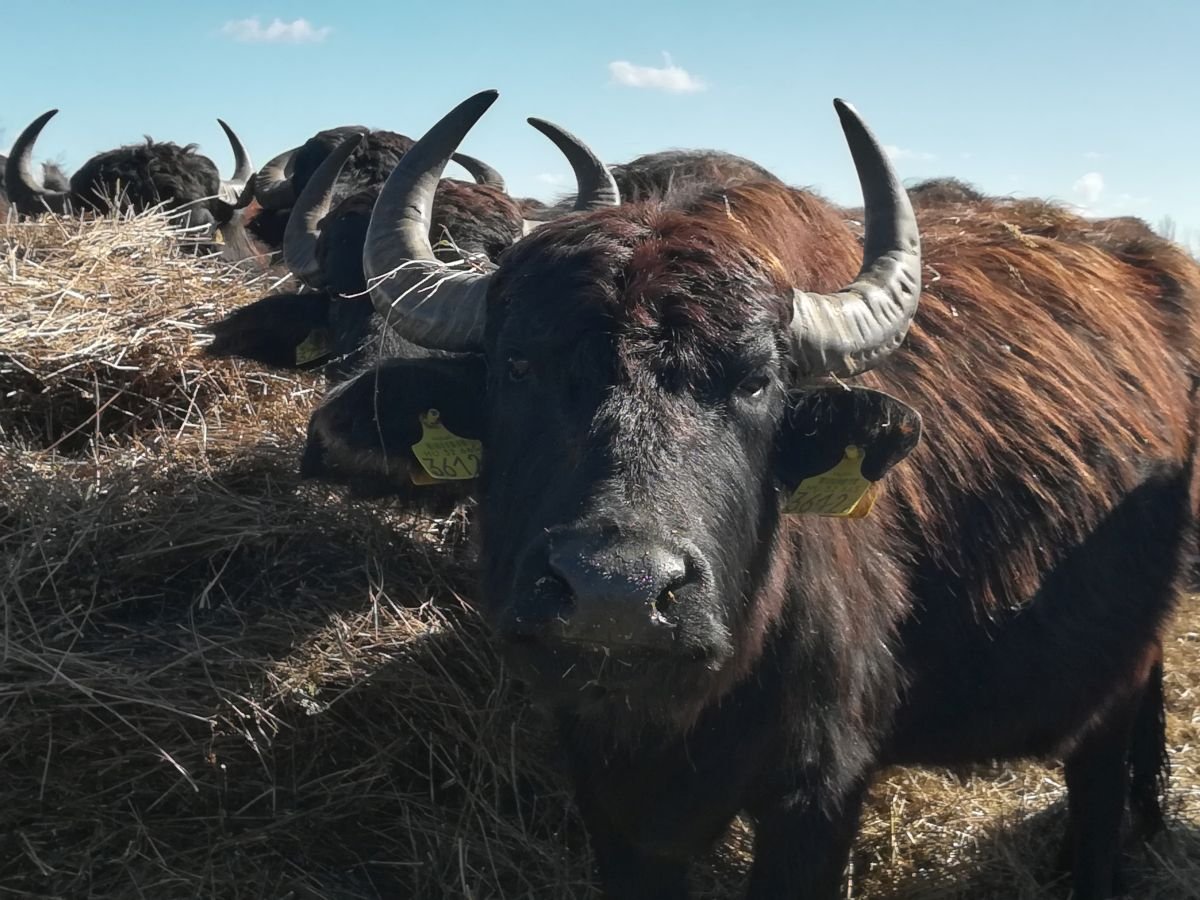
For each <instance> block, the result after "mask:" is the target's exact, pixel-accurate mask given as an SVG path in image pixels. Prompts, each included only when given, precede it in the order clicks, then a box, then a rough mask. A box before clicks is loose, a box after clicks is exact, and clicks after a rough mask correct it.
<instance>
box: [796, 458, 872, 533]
mask: <svg viewBox="0 0 1200 900" xmlns="http://www.w3.org/2000/svg"><path fill="white" fill-rule="evenodd" d="M862 456H863V453H862V450H861V449H860V448H859V447H855V446H854V445H850V446H849V447H847V448H846V455H845V456H843V457H842V459H841V461H840V462H839V463H838V464H837V465H836V466H834V467H833V468H832V469H830V470H829V471H827V472H822V473H821V474H820V475H813V476H812V477H811V478H805V479H804V480H803V481H801V482H800V484H798V485H797V486H796V490H794V491H792V495H791V496H790V497H788V499H787V501H786V502H785V503H784V505H783V511H784V512H785V513H787V514H788V515H793V516H805V515H808V516H839V517H841V518H845V519H861V518H862V517H863V516H865V515H866V514H867V513H869V512H870V511H871V507H872V506H874V505H875V494H876V492H875V491H874V490H872V488H874V484H872V483H871V482H870V481H868V480H867V479H865V478H863V476H862Z"/></svg>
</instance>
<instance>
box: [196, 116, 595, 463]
mask: <svg viewBox="0 0 1200 900" xmlns="http://www.w3.org/2000/svg"><path fill="white" fill-rule="evenodd" d="M531 121H532V122H533V124H534V125H535V126H536V127H538V128H539V129H540V130H542V131H543V133H545V134H546V135H547V136H549V137H550V138H551V139H552V140H553V141H554V142H555V144H556V145H557V146H558V147H559V148H560V149H561V150H562V151H563V153H564V154H565V155H566V156H567V159H568V161H569V162H570V164H571V166H572V168H573V170H574V172H575V175H576V182H577V194H578V197H577V199H576V200H575V201H574V205H575V206H577V207H578V208H580V209H587V208H592V207H594V206H597V205H600V204H604V203H607V202H609V198H610V197H611V196H613V192H614V190H615V189H614V188H613V186H612V183H611V178H610V177H609V176H608V174H607V173H606V172H604V168H603V166H602V165H601V164H600V162H599V161H598V160H596V159H595V157H593V156H591V154H590V151H588V150H587V149H586V148H585V147H583V145H582V144H581V143H580V142H579V141H578V140H577V139H576V138H574V137H573V136H572V135H570V134H569V133H568V132H565V131H563V130H562V129H560V128H558V127H557V126H555V125H553V124H551V123H548V122H543V121H542V120H531ZM368 139H369V137H368V136H366V135H363V134H361V133H358V132H354V131H353V130H349V129H348V130H346V134H345V135H344V137H343V140H342V143H341V144H340V145H339V146H338V147H336V148H335V149H334V150H333V151H332V152H331V153H329V154H327V155H326V156H325V157H324V159H323V160H322V162H321V164H320V165H319V166H318V167H317V168H316V170H315V171H313V172H312V173H308V174H307V175H306V177H305V178H304V188H303V189H302V190H301V191H300V193H299V196H298V197H297V198H296V199H295V200H294V201H293V206H292V208H291V210H290V213H289V218H288V225H287V228H286V230H285V235H284V243H283V250H284V261H285V262H286V263H287V265H288V268H289V269H290V270H291V271H292V272H293V273H294V274H295V275H296V276H297V277H298V278H299V279H300V280H301V281H302V282H304V284H305V286H306V287H307V288H308V289H310V291H312V293H302V294H292V293H289V294H277V295H273V296H270V297H265V298H263V299H262V300H259V301H256V302H255V303H252V304H250V305H249V306H246V307H243V308H242V309H240V310H237V311H236V312H234V313H233V314H231V315H230V316H228V317H227V318H226V319H224V320H222V321H221V322H218V323H216V324H215V325H214V326H212V328H211V329H210V330H211V331H212V333H213V334H214V339H213V341H212V343H211V344H210V345H209V347H208V352H209V353H210V354H211V355H216V356H243V357H247V358H251V359H255V360H258V361H260V362H264V363H267V364H269V365H275V366H282V367H293V366H295V367H299V368H313V367H317V366H320V367H322V368H323V371H324V373H325V374H326V375H327V376H329V377H330V379H331V381H334V382H338V381H342V380H344V379H345V378H346V377H347V376H348V375H350V374H351V373H353V372H355V371H357V369H358V368H359V367H360V366H361V365H362V364H363V362H364V361H366V360H376V359H381V358H394V357H414V356H428V355H430V353H429V350H428V349H426V348H421V347H418V346H416V345H414V344H412V343H410V342H408V341H406V340H404V339H403V338H402V337H400V336H399V335H398V334H397V333H396V332H395V330H394V329H391V328H386V327H383V325H382V319H381V318H380V317H379V316H378V315H376V313H375V309H374V307H373V305H372V302H371V298H370V296H369V293H368V291H367V281H366V278H365V275H364V273H363V246H364V244H365V241H366V235H367V226H368V224H369V222H370V218H371V212H372V209H373V208H374V205H375V202H376V199H377V198H378V196H379V189H380V188H381V187H382V185H381V184H377V185H375V186H374V187H370V186H368V187H366V188H362V189H359V190H357V191H356V192H354V193H351V194H349V195H344V194H342V193H341V191H342V190H343V188H342V186H343V185H344V184H345V180H344V178H343V174H342V173H343V172H344V171H345V169H346V167H348V166H350V165H352V164H353V163H354V161H355V159H356V157H357V155H358V151H359V149H361V144H362V143H363V142H365V141H366V140H368ZM405 140H407V139H405ZM453 159H454V160H455V161H457V162H458V163H459V164H460V165H462V166H463V167H464V168H466V169H467V170H468V171H469V172H470V173H471V175H472V176H473V177H474V178H475V179H476V181H475V182H464V181H458V180H455V179H448V178H442V179H439V181H438V183H437V188H436V191H435V194H434V203H433V208H432V218H431V236H432V238H433V241H434V243H435V255H436V256H437V258H438V259H440V260H442V261H444V262H447V263H458V264H464V263H465V264H466V265H473V264H478V262H479V261H486V262H492V261H495V260H496V259H498V258H499V256H500V254H501V253H503V252H504V250H505V249H507V248H508V247H509V246H510V245H511V244H512V243H513V242H514V241H516V240H517V239H519V238H520V237H521V236H522V235H523V234H524V233H526V232H527V231H528V230H530V229H531V228H534V227H537V225H538V224H539V223H536V222H531V221H527V220H526V219H525V218H524V216H523V213H522V210H521V209H520V208H519V207H518V205H517V203H516V202H515V201H514V200H512V199H511V198H510V197H509V196H508V194H507V193H506V192H505V189H504V181H503V179H502V178H501V177H500V175H499V173H498V172H496V171H495V170H494V169H492V168H491V167H490V166H488V165H487V164H485V163H483V162H481V161H480V160H477V159H475V158H474V157H470V156H466V155H465V154H459V153H455V154H454V156H453ZM300 170H301V169H300V168H297V171H300ZM389 174H390V173H389ZM364 177H365V176H363V174H362V171H361V170H359V173H358V174H357V175H356V176H354V177H353V178H352V179H351V181H350V184H352V185H357V184H360V183H361V180H362V179H363V178H364ZM367 180H368V181H369V179H367ZM339 197H340V199H339ZM368 468H370V466H368Z"/></svg>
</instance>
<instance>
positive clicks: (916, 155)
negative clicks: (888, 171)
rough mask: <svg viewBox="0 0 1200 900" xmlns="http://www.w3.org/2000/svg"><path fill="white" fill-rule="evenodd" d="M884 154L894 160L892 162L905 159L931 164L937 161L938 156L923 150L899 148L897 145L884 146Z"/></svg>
mask: <svg viewBox="0 0 1200 900" xmlns="http://www.w3.org/2000/svg"><path fill="white" fill-rule="evenodd" d="M883 152H884V153H886V154H887V155H888V159H890V160H892V162H898V161H900V160H904V159H911V160H917V161H920V162H929V161H930V160H934V159H937V154H935V153H925V152H924V151H922V150H909V149H907V148H905V147H897V146H896V145H895V144H884V146H883Z"/></svg>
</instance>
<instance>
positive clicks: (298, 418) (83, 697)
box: [0, 220, 1200, 900]
mask: <svg viewBox="0 0 1200 900" xmlns="http://www.w3.org/2000/svg"><path fill="white" fill-rule="evenodd" d="M133 227H134V228H135V229H136V228H140V229H142V230H141V231H137V232H133V233H131V234H129V235H120V236H117V234H116V229H115V228H111V227H110V224H109V223H108V222H107V220H106V221H100V222H96V223H93V224H91V225H84V226H80V225H77V224H72V223H56V222H54V221H51V222H48V223H46V224H45V225H38V226H26V225H21V226H16V230H15V231H14V230H13V227H12V226H10V228H9V230H8V231H6V232H4V233H3V234H4V238H5V241H6V245H5V252H6V255H7V262H6V267H5V272H4V273H3V275H2V276H0V278H2V280H0V288H2V289H3V290H4V292H5V294H4V300H3V313H2V314H0V315H2V316H3V321H7V322H14V321H16V322H21V323H23V324H22V325H21V327H22V328H24V329H25V330H24V331H23V332H22V334H24V335H25V337H24V338H23V339H22V342H17V341H15V340H14V339H13V338H12V337H11V336H10V334H8V333H5V332H4V331H3V326H2V325H0V347H2V348H3V351H4V352H5V353H7V354H9V355H10V356H18V355H19V357H20V359H21V360H22V364H23V365H25V366H27V367H28V368H31V369H33V370H34V372H35V373H37V377H38V378H39V379H40V382H41V383H42V384H44V385H47V387H46V388H45V391H47V392H53V391H55V390H62V391H63V392H64V396H65V395H66V394H67V389H66V388H65V387H60V385H61V384H66V383H67V382H65V381H63V382H56V381H55V378H58V377H60V376H58V375H56V374H55V371H56V369H55V366H61V365H63V364H65V363H64V361H70V362H71V363H72V364H73V366H74V368H73V369H71V370H70V371H72V372H87V373H89V374H88V379H89V381H88V383H93V384H96V385H98V393H97V394H95V395H94V396H100V397H101V398H102V400H101V403H103V398H107V397H111V396H114V391H115V388H114V385H121V386H122V387H124V389H125V392H126V393H125V394H121V395H120V396H121V397H122V399H121V400H117V401H113V402H112V403H111V404H110V406H109V408H110V409H111V408H112V407H114V406H117V405H118V404H121V409H122V410H125V412H124V413H122V415H121V417H120V418H107V419H105V418H103V417H101V418H100V419H99V420H96V417H95V415H94V414H95V411H96V404H95V401H94V400H92V401H89V402H91V403H92V406H91V407H90V409H91V411H92V414H93V415H92V419H93V420H89V419H88V418H87V417H86V415H84V413H86V411H87V409H88V408H89V407H87V405H86V404H84V405H83V406H82V407H81V410H82V411H80V410H77V409H75V408H73V407H72V408H71V409H72V412H71V418H70V419H65V418H62V417H60V416H59V413H58V409H57V406H56V405H54V404H51V403H45V401H44V400H43V401H38V400H37V398H36V397H34V398H33V399H32V400H31V401H29V402H30V403H33V404H36V403H37V402H43V403H45V408H44V409H43V410H41V411H40V412H39V414H38V417H37V419H36V421H37V423H38V427H33V426H31V425H30V424H29V422H28V421H27V420H22V419H20V418H19V417H15V416H13V414H12V412H11V410H9V409H8V407H7V405H6V407H5V411H4V412H3V413H2V414H0V415H3V416H6V417H7V418H5V419H3V421H4V422H5V423H6V424H5V429H6V430H5V432H4V437H3V439H0V612H2V613H3V632H2V636H3V645H2V647H0V667H2V668H0V716H2V718H0V771H2V772H3V773H4V779H3V780H2V781H0V895H3V896H14V897H64V898H76V897H104V898H141V897H155V898H158V897H164V898H174V897H220V898H238V897H256V898H257V897H280V898H284V897H290V898H339V900H342V898H345V900H349V898H377V897H379V898H382V897H388V898H391V897H414V898H441V897H471V898H535V897H536V898H545V897H553V898H595V897H597V896H598V894H597V892H596V890H595V888H594V886H593V885H592V881H591V879H590V876H589V862H588V856H587V851H586V840H585V837H584V835H583V831H582V828H581V826H580V824H579V822H578V819H577V817H576V816H575V814H574V812H573V810H572V808H571V804H570V800H569V794H568V790H567V786H566V782H565V780H564V778H563V777H562V774H561V772H560V770H559V760H558V757H557V755H556V752H555V749H554V742H553V740H552V738H551V734H550V729H549V727H548V724H547V722H546V720H545V717H544V716H543V715H542V714H540V713H539V712H538V711H537V710H536V709H535V708H533V707H531V706H530V705H529V704H528V703H527V702H526V701H525V699H524V697H523V695H522V693H521V691H520V689H519V688H518V687H516V686H514V685H513V684H511V683H510V682H509V681H508V680H507V679H506V678H505V677H504V674H503V672H502V670H501V667H500V666H499V664H498V663H497V661H496V659H495V657H494V656H493V654H492V652H491V650H490V647H489V644H488V641H487V639H486V635H485V633H484V630H483V628H482V627H481V625H480V624H479V622H478V620H477V617H476V616H475V615H474V614H473V613H472V612H471V610H470V608H469V606H468V605H467V604H466V603H465V602H464V600H463V597H464V595H469V592H470V584H471V575H470V570H471V560H470V551H469V545H468V544H467V543H466V542H465V541H464V540H463V531H464V528H463V526H464V522H463V520H462V518H461V517H458V518H454V519H451V520H448V521H428V520H422V519H420V518H415V517H411V516H406V515H403V514H401V513H400V512H399V511H397V510H395V509H391V508H389V507H388V506H386V505H378V504H364V503H357V504H350V503H346V502H345V501H344V500H343V499H342V498H341V497H340V496H338V495H337V494H336V493H334V492H331V491H327V490H325V489H322V488H319V487H314V486H311V485H304V484H300V483H298V481H297V479H296V475H295V468H296V457H297V453H298V450H299V447H300V444H301V441H302V434H303V426H304V423H305V421H306V418H307V414H308V410H309V409H310V408H311V406H312V403H313V402H314V395H315V394H316V393H319V391H320V389H321V388H320V384H319V381H318V380H317V379H315V378H310V377H307V376H281V375H279V374H271V373H266V372H262V371H260V370H258V369H256V368H255V367H253V366H249V365H246V364H242V363H237V362H233V361H227V360H205V359H203V358H202V357H198V356H197V355H196V350H195V347H194V343H195V342H194V340H193V334H194V332H195V330H196V328H197V327H198V325H199V324H200V323H202V322H203V321H206V319H207V318H208V317H212V316H216V315H219V314H221V313H223V312H225V311H227V310H228V309H229V308H231V306H233V305H236V304H238V303H241V302H244V301H245V300H246V299H249V298H250V297H252V296H254V295H256V294H257V293H261V292H262V286H261V285H259V286H251V287H247V286H246V285H245V283H244V280H245V279H244V276H239V275H238V274H237V273H235V272H232V271H230V270H229V269H228V268H225V267H222V266H221V265H220V264H219V263H217V262H215V261H203V260H195V259H190V258H185V257H181V256H179V255H178V254H177V253H176V252H175V251H174V250H173V249H172V248H171V246H170V244H169V240H166V239H165V238H164V236H163V234H162V233H161V230H158V231H156V230H154V229H152V228H150V227H149V225H148V224H147V223H145V222H135V223H133ZM51 229H60V233H61V235H62V237H61V238H53V237H50V236H49V235H50V234H51ZM91 229H95V233H94V234H92V233H90V230H91ZM39 241H40V243H39ZM55 241H58V243H56V242H55ZM139 241H142V242H149V244H150V246H151V247H152V248H154V249H152V250H146V249H145V248H144V247H141V246H140V245H139V243H138V242H139ZM89 247H91V248H95V247H100V248H103V252H102V253H99V255H98V256H93V255H89V254H93V253H95V251H94V250H88V249H78V250H77V249H75V248H89ZM86 273H90V274H86ZM155 279H159V280H157V281H156V280H155ZM239 279H241V280H239ZM164 285H165V286H164ZM68 290H69V291H71V292H74V293H75V294H78V295H79V296H78V297H75V296H72V295H69V294H68V293H67V291H68ZM101 294H103V295H104V296H101ZM114 298H116V299H114ZM139 303H140V304H141V307H140V309H139V308H138V304H139ZM55 304H57V309H55ZM90 306H94V307H95V309H94V310H92V311H91V313H90V314H89V307H90ZM64 322H70V323H72V324H71V326H70V328H72V329H74V330H73V331H72V330H69V329H68V328H65V327H60V328H59V329H58V331H57V333H56V332H55V329H54V328H52V327H51V326H53V325H54V324H55V323H58V324H59V325H61V324H62V323H64ZM174 323H184V324H182V325H177V324H174ZM25 341H32V343H29V344H26V343H24V342H25ZM121 353H123V354H124V355H123V356H118V354H121ZM117 359H119V360H120V362H119V365H125V364H126V363H127V362H128V361H129V360H131V359H136V360H138V361H139V362H138V365H139V366H141V367H144V368H140V369H139V370H138V372H129V373H126V372H125V370H123V369H120V368H113V367H112V366H111V365H109V364H110V363H112V362H113V361H114V360H117ZM151 372H152V373H155V375H154V376H153V377H152V378H151V376H149V375H148V374H146V373H151ZM5 377H8V376H5ZM63 377H66V376H63ZM139 377H140V378H142V379H143V381H142V382H137V381H136V379H138V378H139ZM133 385H136V388H135V387H133ZM7 389H11V388H7ZM134 397H136V398H138V399H137V402H138V403H141V404H142V405H141V406H140V407H137V405H136V403H135V402H134V400H133V399H131V398H134ZM125 404H128V405H125ZM139 408H140V409H141V412H138V411H137V410H138V409H139ZM46 416H49V418H48V419H47V418H46ZM22 421H24V422H25V424H21V423H22ZM47 421H48V422H50V423H54V425H55V427H54V428H53V429H50V430H49V431H39V430H38V428H40V427H41V423H43V422H47ZM14 423H15V424H14ZM110 423H112V425H111V427H110ZM68 424H71V427H72V428H78V431H77V432H76V433H77V434H79V435H83V434H85V433H86V434H87V435H88V437H87V439H86V440H82V439H81V440H80V442H79V443H78V444H77V445H76V444H72V443H71V442H70V441H64V440H62V439H61V438H62V435H63V434H65V433H66V431H65V430H64V429H65V428H66V426H67V425H68ZM67 430H69V429H67ZM55 435H58V436H57V437H55ZM55 442H57V447H56V448H55V449H53V450H52V449H49V448H50V446H51V445H53V444H55ZM69 444H70V446H68V445H69ZM68 451H69V452H68ZM1198 646H1200V612H1198V611H1197V609H1196V605H1195V603H1194V601H1189V602H1188V604H1187V606H1186V608H1185V610H1184V615H1183V616H1182V617H1181V619H1180V622H1179V623H1177V625H1176V627H1175V629H1174V631H1173V633H1172V638H1171V642H1170V645H1169V648H1168V653H1169V657H1168V667H1169V673H1170V674H1169V676H1168V691H1167V692H1168V698H1169V704H1170V722H1169V726H1170V737H1171V744H1172V755H1173V757H1174V761H1175V779H1174V782H1173V787H1174V790H1173V794H1172V804H1173V807H1172V808H1173V814H1172V827H1171V832H1170V834H1169V835H1168V836H1166V837H1164V838H1160V839H1159V840H1157V841H1156V842H1155V843H1154V844H1153V846H1151V847H1150V848H1149V849H1148V850H1142V849H1136V850H1134V851H1133V852H1132V853H1131V855H1130V858H1129V864H1130V866H1131V874H1132V876H1133V887H1134V894H1133V895H1134V896H1136V897H1139V898H1162V900H1183V898H1195V897H1197V896H1200V746H1198V745H1200V663H1198V661H1197V659H1196V650H1197V647H1198ZM1062 801H1063V788H1062V783H1061V775H1060V773H1059V772H1058V771H1057V770H1054V769H1043V768H1040V767H1036V766H1021V767H1015V768H1014V767H995V768H994V769H988V768H983V769H980V770H979V771H978V772H976V773H974V774H968V775H965V776H958V777H955V776H952V775H949V774H946V773H941V772H930V771H923V770H901V771H896V772H893V773H889V777H887V778H886V779H884V780H883V781H881V782H880V784H879V785H878V786H877V787H876V789H875V790H874V792H873V795H872V802H871V804H870V806H869V809H868V813H867V816H866V819H865V821H864V825H863V830H862V837H861V839H860V841H859V843H858V846H857V848H856V853H855V862H854V870H853V873H852V882H851V889H850V893H849V894H848V896H851V897H860V898H867V897H872V898H882V897H888V898H929V900H932V898H938V900H943V898H1001V897H1003V898H1017V900H1041V898H1063V897H1065V896H1066V895H1067V891H1066V888H1065V887H1064V886H1063V884H1062V882H1061V880H1060V881H1057V882H1056V881H1055V880H1054V876H1053V874H1052V871H1051V867H1052V863H1053V857H1054V854H1055V849H1056V846H1057V841H1058V838H1059V835H1060V833H1061V826H1062V818H1063V809H1062V806H1063V803H1062ZM749 841H750V836H749V832H748V829H747V828H745V827H738V828H735V829H734V831H733V832H732V834H731V835H730V838H729V840H728V841H727V842H726V843H725V845H724V846H722V847H721V848H720V849H719V850H718V851H717V852H716V853H715V854H714V855H713V857H712V858H711V859H710V860H707V861H705V863H704V864H703V865H702V866H700V867H698V868H699V869H700V871H699V873H698V876H697V887H698V889H699V891H698V893H699V895H700V896H702V897H707V898H714V900H716V898H722V900H723V898H732V897H736V896H738V895H739V889H740V888H741V887H742V886H743V885H744V877H745V869H746V863H747V859H748V854H749V850H748V847H749Z"/></svg>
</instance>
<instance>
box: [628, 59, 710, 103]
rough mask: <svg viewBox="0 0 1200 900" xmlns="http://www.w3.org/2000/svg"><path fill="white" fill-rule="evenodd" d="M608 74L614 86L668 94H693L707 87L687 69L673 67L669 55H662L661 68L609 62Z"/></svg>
mask: <svg viewBox="0 0 1200 900" xmlns="http://www.w3.org/2000/svg"><path fill="white" fill-rule="evenodd" d="M608 72H609V74H610V75H612V80H613V81H614V82H615V83H616V84H620V85H624V86H625V87H633V88H650V89H651V90H656V91H666V92H667V93H668V94H693V93H695V92H697V91H703V90H707V88H708V85H707V84H705V83H704V82H703V81H701V80H700V79H699V78H697V77H696V76H694V75H692V74H691V73H690V72H688V71H687V69H684V68H681V67H680V66H677V65H675V63H674V62H672V61H671V55H670V54H669V53H664V54H663V66H662V67H661V68H655V67H654V66H636V65H634V64H633V63H631V62H627V61H625V60H623V59H619V60H616V61H615V62H610V63H609V64H608Z"/></svg>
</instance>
